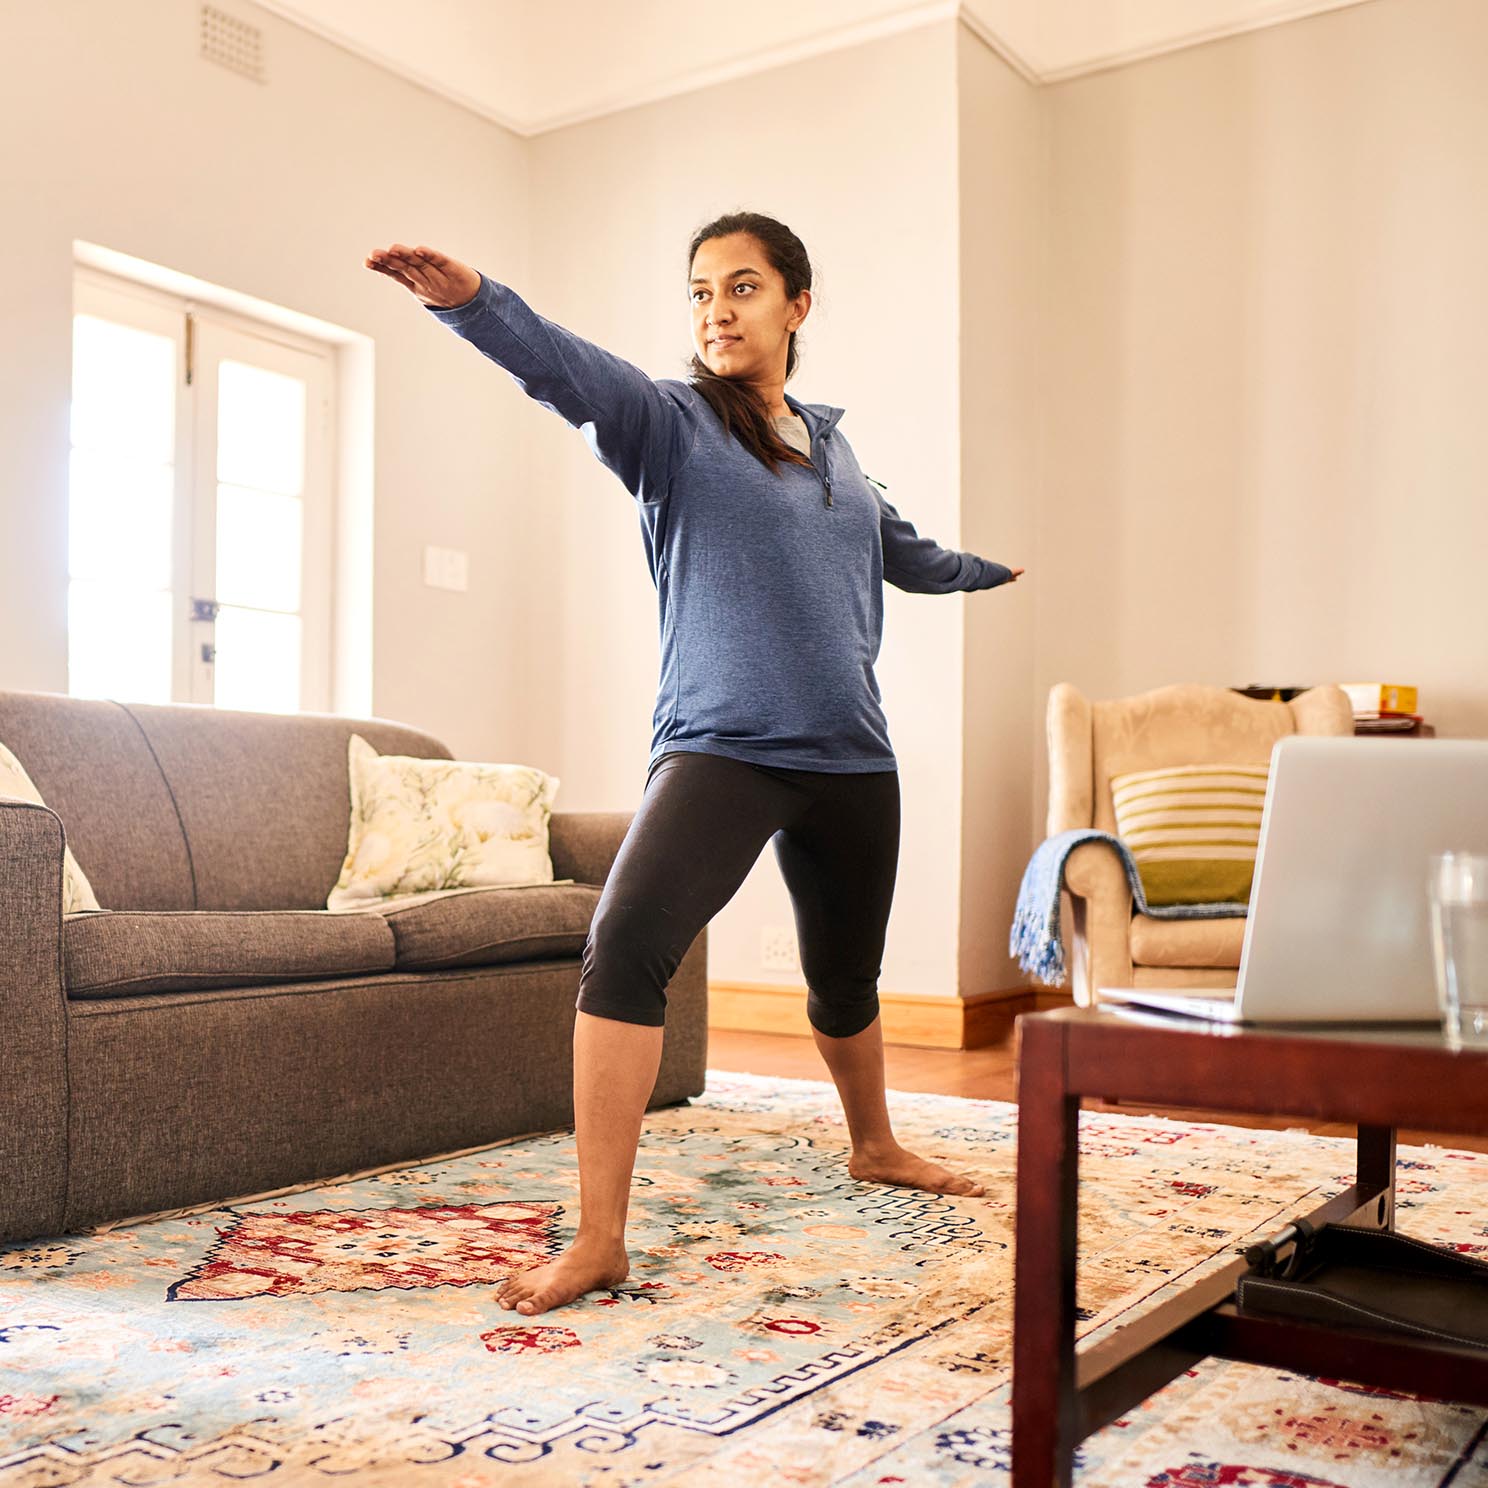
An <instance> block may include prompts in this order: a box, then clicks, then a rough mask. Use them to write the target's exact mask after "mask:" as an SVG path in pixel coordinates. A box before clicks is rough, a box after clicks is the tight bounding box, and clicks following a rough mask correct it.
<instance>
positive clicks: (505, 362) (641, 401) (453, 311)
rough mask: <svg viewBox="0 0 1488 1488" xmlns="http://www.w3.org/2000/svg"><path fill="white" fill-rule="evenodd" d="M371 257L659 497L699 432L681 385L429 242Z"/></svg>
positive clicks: (630, 481) (642, 492) (639, 491)
mask: <svg viewBox="0 0 1488 1488" xmlns="http://www.w3.org/2000/svg"><path fill="white" fill-rule="evenodd" d="M366 266H367V267H368V268H369V269H373V270H375V271H376V272H377V273H380V274H385V275H387V277H388V278H390V279H392V280H394V281H395V282H397V283H399V284H401V285H403V287H404V288H405V289H407V290H409V291H411V292H412V293H413V294H414V295H416V296H417V297H418V299H419V301H420V302H421V303H422V304H423V305H424V306H425V307H426V308H427V309H428V310H429V311H430V312H431V313H432V314H434V315H435V316H437V317H438V318H439V319H440V320H442V321H443V322H444V323H445V324H446V325H447V326H449V328H450V329H451V330H452V331H454V332H455V333H456V334H457V335H459V336H462V337H463V338H464V339H465V340H467V341H469V342H470V343H471V344H472V345H473V346H474V347H476V349H477V350H479V351H480V352H482V353H483V354H484V355H485V356H488V357H489V358H490V359H491V360H492V361H494V362H496V363H497V364H498V365H499V366H501V367H503V368H505V370H506V371H507V372H508V373H510V374H511V376H512V378H513V380H514V381H515V382H516V383H517V385H518V386H519V387H520V388H521V389H522V391H523V392H524V393H526V394H527V395H528V397H530V398H532V399H533V400H534V401H536V402H538V403H541V404H542V405H543V407H544V408H549V409H551V410H552V411H553V412H554V413H556V414H558V415H559V417H560V418H562V419H564V420H565V421H566V422H567V423H569V424H571V425H572V426H573V427H574V428H576V429H578V430H579V432H580V433H581V434H582V435H583V436H584V438H585V440H586V442H587V443H588V445H589V447H590V449H591V450H593V452H594V454H595V455H596V456H597V457H598V458H599V460H600V461H601V462H602V463H603V464H604V465H605V466H607V467H608V468H609V469H610V470H612V471H614V473H615V474H616V475H618V476H619V477H620V479H621V481H622V482H623V483H624V485H625V488H626V489H627V490H628V491H629V492H630V493H631V495H632V496H635V497H637V498H638V499H639V500H642V501H659V500H661V499H662V498H663V497H665V496H666V494H667V491H668V488H669V486H670V484H671V481H672V478H673V477H674V476H675V475H676V473H677V471H678V470H680V469H681V467H682V466H683V465H684V464H685V463H686V461H687V458H688V456H689V455H690V454H691V453H692V449H693V445H694V443H695V442H696V437H697V411H696V409H695V408H694V406H693V404H692V403H691V402H690V401H689V400H688V398H687V397H686V396H685V395H683V394H682V392H681V388H680V384H668V383H666V382H657V381H655V380H653V379H652V378H650V377H648V376H647V375H646V374H645V373H644V372H643V371H642V370H641V369H640V368H639V367H637V366H636V365H635V364H634V363H633V362H628V361H626V360H625V358H624V357H621V356H616V355H615V354H614V352H611V351H606V350H605V349H604V347H602V346H596V345H595V344H594V342H592V341H586V340H585V339H584V338H583V337H582V336H579V335H575V334H574V332H572V331H569V330H565V329H564V327H562V326H560V325H558V324H557V323H556V322H555V321H551V320H548V319H547V318H546V317H544V316H542V315H539V314H538V313H537V312H536V311H535V310H534V309H532V307H531V306H530V305H528V304H527V302H526V301H525V300H524V299H523V298H522V297H521V296H520V295H519V294H517V292H516V291H515V290H513V289H510V288H509V287H508V286H506V285H504V284H499V283H497V282H496V281H495V280H494V279H490V278H488V277H487V276H486V275H485V274H482V273H481V272H480V271H479V270H478V269H473V268H471V267H470V266H469V265H468V264H463V263H461V262H460V261H459V260H458V259H454V258H451V257H450V256H449V255H448V254H445V253H440V252H438V251H437V250H436V249H433V248H428V247H423V246H420V247H417V248H408V247H405V246H404V245H403V244H401V243H394V244H393V245H392V246H391V247H390V248H385V249H376V250H374V251H373V252H372V253H370V254H369V255H368V256H367V260H366Z"/></svg>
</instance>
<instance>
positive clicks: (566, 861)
mask: <svg viewBox="0 0 1488 1488" xmlns="http://www.w3.org/2000/svg"><path fill="white" fill-rule="evenodd" d="M633 815H634V813H633V812H630V811H555V812H554V813H553V814H552V815H551V816H550V817H549V818H548V852H549V855H550V856H551V857H552V859H553V877H554V878H571V879H573V880H574V881H575V882H576V883H588V884H602V883H603V882H604V881H605V879H606V878H608V877H609V874H610V867H611V865H612V864H613V863H614V861H615V855H616V854H617V853H618V852H619V851H620V844H621V843H622V842H623V841H624V840H625V834H626V832H627V831H629V829H630V822H631V818H632V816H633Z"/></svg>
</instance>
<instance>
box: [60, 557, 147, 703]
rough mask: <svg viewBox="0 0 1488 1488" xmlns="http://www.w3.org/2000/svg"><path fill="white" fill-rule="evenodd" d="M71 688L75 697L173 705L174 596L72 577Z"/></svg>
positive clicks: (69, 593)
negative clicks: (171, 702) (172, 625)
mask: <svg viewBox="0 0 1488 1488" xmlns="http://www.w3.org/2000/svg"><path fill="white" fill-rule="evenodd" d="M67 685H68V690H69V691H70V692H71V693H72V695H73V696H74V697H92V698H102V697H109V698H118V699H120V700H121V701H123V702H131V703H168V702H170V701H171V597H170V592H169V591H168V590H164V589H145V588H142V587H140V586H138V585H128V584H110V583H101V582H98V581H96V580H91V579H73V580H72V582H71V583H70V584H69V585H68V588H67Z"/></svg>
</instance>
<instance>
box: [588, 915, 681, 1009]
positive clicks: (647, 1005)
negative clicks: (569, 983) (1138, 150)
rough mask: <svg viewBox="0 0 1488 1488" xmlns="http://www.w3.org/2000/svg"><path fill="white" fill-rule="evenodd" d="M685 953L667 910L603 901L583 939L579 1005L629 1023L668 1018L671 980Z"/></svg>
mask: <svg viewBox="0 0 1488 1488" xmlns="http://www.w3.org/2000/svg"><path fill="white" fill-rule="evenodd" d="M685 949H686V948H685V947H683V951H685ZM682 954H683V952H682V951H679V950H677V948H676V946H675V945H674V944H673V943H672V939H671V936H670V935H669V934H668V929H667V926H666V924H665V919H664V916H661V915H659V914H658V913H657V912H656V911H655V910H641V909H635V908H629V907H626V908H614V907H612V908H609V909H608V910H607V909H606V907H605V906H604V905H601V907H600V909H599V911H597V912H596V914H595V916H594V920H593V922H592V923H591V924H590V926H589V935H588V937H587V939H586V940H585V942H584V954H583V960H582V964H581V970H580V974H579V996H578V1007H579V1009H580V1011H581V1012H586V1013H593V1014H595V1015H596V1016H598V1017H603V1018H618V1019H620V1020H621V1021H622V1022H626V1023H644V1024H649V1025H652V1026H656V1025H659V1024H661V1023H663V1022H664V1021H665V1017H666V1001H667V997H666V989H667V983H668V982H670V981H671V979H672V975H673V973H674V972H675V971H676V970H677V967H678V965H679V964H680V962H681V960H682Z"/></svg>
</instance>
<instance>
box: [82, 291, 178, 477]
mask: <svg viewBox="0 0 1488 1488" xmlns="http://www.w3.org/2000/svg"><path fill="white" fill-rule="evenodd" d="M175 369H176V348H175V345H174V343H173V342H172V341H171V340H170V338H169V337H168V336H159V335H156V334H155V333H154V332H153V331H142V330H138V329H136V328H135V327H134V326H129V325H119V324H117V323H116V322H114V321H111V320H100V319H98V317H97V316H93V315H76V316H74V317H73V321H72V442H73V444H75V445H81V446H82V447H83V448H85V449H96V450H108V451H110V452H111V453H113V454H114V455H117V456H121V457H122V456H125V455H128V456H130V457H132V458H133V459H135V460H138V461H139V462H140V463H141V464H142V465H168V464H169V463H170V462H171V461H172V460H173V459H174V458H175V442H176V402H175V385H176V384H175Z"/></svg>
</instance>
